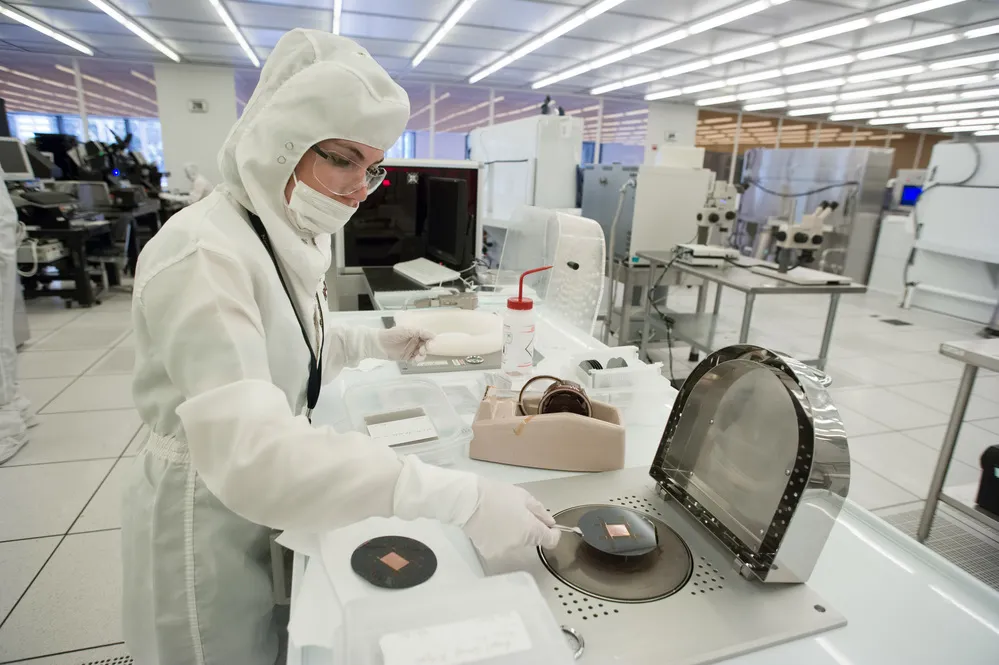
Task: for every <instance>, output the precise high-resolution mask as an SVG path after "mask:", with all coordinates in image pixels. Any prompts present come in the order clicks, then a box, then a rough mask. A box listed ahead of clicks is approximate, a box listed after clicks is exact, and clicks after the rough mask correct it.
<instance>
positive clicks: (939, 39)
mask: <svg viewBox="0 0 999 665" xmlns="http://www.w3.org/2000/svg"><path fill="white" fill-rule="evenodd" d="M957 40H958V36H957V35H956V34H954V33H950V34H946V35H938V36H936V37H928V38H926V39H914V40H912V41H909V42H901V43H899V44H891V45H889V46H882V47H879V48H873V49H868V50H866V51H861V52H860V53H858V54H857V59H858V60H875V59H877V58H885V57H887V56H889V55H896V54H898V53H908V52H909V51H918V50H920V49H924V48H932V47H934V46H943V45H944V44H952V43H953V42H956V41H957Z"/></svg>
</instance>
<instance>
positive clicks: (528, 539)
mask: <svg viewBox="0 0 999 665" xmlns="http://www.w3.org/2000/svg"><path fill="white" fill-rule="evenodd" d="M554 525H555V520H554V519H553V518H552V516H551V515H549V514H548V511H547V510H545V507H544V506H542V505H541V502H540V501H538V500H537V499H535V498H534V497H533V496H531V495H530V493H529V492H528V491H527V490H525V489H524V488H522V487H517V486H516V485H508V484H506V483H498V482H495V481H492V480H489V479H488V478H479V505H478V507H477V508H476V509H475V512H474V513H473V514H472V517H471V518H470V519H469V520H468V522H467V523H466V524H465V527H464V529H465V533H466V534H467V535H468V537H469V538H470V539H471V540H472V543H473V544H474V545H475V547H476V549H478V550H479V553H480V554H482V556H483V557H484V558H486V559H492V558H495V557H498V556H500V555H501V554H504V553H506V552H509V551H510V550H514V549H517V548H521V547H544V548H546V549H551V548H553V547H555V546H556V545H558V541H559V537H560V536H561V535H562V532H561V531H555V530H554V529H552V528H551V527H552V526H554Z"/></svg>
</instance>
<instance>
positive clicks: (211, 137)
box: [155, 65, 236, 185]
mask: <svg viewBox="0 0 999 665" xmlns="http://www.w3.org/2000/svg"><path fill="white" fill-rule="evenodd" d="M155 71H156V102H157V105H158V106H159V112H160V126H161V128H162V131H163V160H164V161H165V162H166V170H167V171H168V172H169V173H170V174H171V175H170V183H171V185H174V183H182V182H184V180H183V179H184V164H186V163H188V162H193V163H195V164H197V165H198V169H200V171H201V172H202V173H203V174H204V175H205V177H207V178H208V179H209V180H211V181H212V182H215V183H218V182H221V180H222V176H221V174H220V173H219V168H218V155H219V151H220V150H221V149H222V144H223V143H225V139H226V137H227V136H228V135H229V130H230V129H232V126H233V124H234V123H235V122H236V82H235V79H234V76H233V69H232V68H231V67H201V66H195V65H155ZM195 102H196V103H198V106H199V107H200V110H198V111H195V110H192V109H194V108H195Z"/></svg>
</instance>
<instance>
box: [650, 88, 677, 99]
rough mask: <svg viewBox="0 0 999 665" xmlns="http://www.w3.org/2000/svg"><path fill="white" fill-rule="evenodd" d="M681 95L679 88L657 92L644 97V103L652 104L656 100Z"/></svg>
mask: <svg viewBox="0 0 999 665" xmlns="http://www.w3.org/2000/svg"><path fill="white" fill-rule="evenodd" d="M682 94H683V92H681V90H680V89H679V88H673V89H670V90H660V91H659V92H653V93H650V94H648V95H645V101H647V102H653V101H655V100H657V99H668V98H670V97H677V96H679V95H682Z"/></svg>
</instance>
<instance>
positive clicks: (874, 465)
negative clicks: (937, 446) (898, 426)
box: [850, 432, 981, 499]
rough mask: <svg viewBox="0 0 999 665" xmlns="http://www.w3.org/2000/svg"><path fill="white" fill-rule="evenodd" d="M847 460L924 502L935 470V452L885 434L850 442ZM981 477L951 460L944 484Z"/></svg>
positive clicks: (859, 438)
mask: <svg viewBox="0 0 999 665" xmlns="http://www.w3.org/2000/svg"><path fill="white" fill-rule="evenodd" d="M850 459H851V461H855V462H859V463H860V464H863V465H864V466H866V467H867V468H868V469H871V470H872V471H874V472H875V473H877V474H879V475H881V476H882V477H884V478H886V479H887V480H889V481H891V482H893V483H895V484H896V485H898V486H899V487H901V488H902V489H904V490H906V491H907V492H910V493H912V494H915V495H916V496H917V497H918V498H920V499H925V498H926V495H927V494H928V493H929V489H930V480H931V479H932V477H933V469H934V468H935V467H936V463H937V451H935V450H933V449H932V448H930V447H928V446H924V445H923V444H921V443H919V442H918V441H916V440H915V439H911V438H909V437H907V436H905V435H904V434H901V433H899V432H885V433H883V434H872V435H870V436H860V437H854V438H853V439H851V440H850ZM980 475H981V474H980V473H979V471H978V470H977V469H973V468H972V467H970V466H968V465H967V464H965V463H964V462H961V461H958V460H954V461H953V462H952V463H951V465H950V473H949V474H948V475H947V483H946V484H948V485H951V484H953V485H963V484H965V483H970V482H975V481H976V480H978V478H979V476H980Z"/></svg>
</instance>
